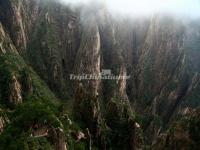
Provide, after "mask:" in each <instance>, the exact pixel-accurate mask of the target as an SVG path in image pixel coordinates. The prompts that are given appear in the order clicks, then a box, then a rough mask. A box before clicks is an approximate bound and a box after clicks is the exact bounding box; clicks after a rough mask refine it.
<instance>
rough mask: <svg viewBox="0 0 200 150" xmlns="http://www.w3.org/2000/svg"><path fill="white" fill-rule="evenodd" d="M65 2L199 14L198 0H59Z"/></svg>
mask: <svg viewBox="0 0 200 150" xmlns="http://www.w3.org/2000/svg"><path fill="white" fill-rule="evenodd" d="M60 1H61V2H63V3H66V4H72V5H81V4H86V5H87V4H90V3H91V2H100V3H102V4H105V6H106V7H107V8H108V10H110V11H111V12H115V13H121V14H128V15H133V14H145V15H148V14H151V13H154V12H169V13H174V14H177V15H187V16H193V17H199V16H200V1H199V0H60Z"/></svg>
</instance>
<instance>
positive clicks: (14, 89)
mask: <svg viewBox="0 0 200 150" xmlns="http://www.w3.org/2000/svg"><path fill="white" fill-rule="evenodd" d="M9 91H10V92H9V93H10V94H9V103H10V104H19V103H22V101H23V99H22V87H21V84H20V83H19V81H18V79H17V78H16V76H15V75H13V76H12V77H11V81H10V85H9Z"/></svg>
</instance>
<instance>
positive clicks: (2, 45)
mask: <svg viewBox="0 0 200 150" xmlns="http://www.w3.org/2000/svg"><path fill="white" fill-rule="evenodd" d="M6 52H13V53H17V49H16V48H15V46H14V45H13V43H12V41H11V40H10V37H9V35H8V34H7V33H6V32H5V30H4V28H3V26H2V24H1V22H0V54H1V53H3V54H5V53H6Z"/></svg>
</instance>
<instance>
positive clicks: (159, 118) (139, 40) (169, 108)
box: [0, 0, 200, 150]
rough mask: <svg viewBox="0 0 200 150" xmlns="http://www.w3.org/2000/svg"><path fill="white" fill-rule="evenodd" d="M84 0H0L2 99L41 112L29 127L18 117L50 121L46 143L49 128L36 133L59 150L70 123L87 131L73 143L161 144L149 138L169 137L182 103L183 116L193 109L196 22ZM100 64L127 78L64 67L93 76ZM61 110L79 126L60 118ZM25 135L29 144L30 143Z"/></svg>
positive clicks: (69, 141) (70, 140)
mask: <svg viewBox="0 0 200 150" xmlns="http://www.w3.org/2000/svg"><path fill="white" fill-rule="evenodd" d="M92 5H93V7H88V6H78V7H76V8H71V7H70V6H67V5H61V4H60V3H59V2H56V1H54V0H35V1H34V0H22V1H20V0H7V1H4V0H0V62H1V64H0V75H1V79H0V92H1V93H0V103H1V104H2V108H3V110H6V111H10V109H11V110H12V111H16V112H15V113H16V115H19V116H20V115H21V116H23V117H25V118H26V117H27V118H28V116H24V115H23V114H20V112H18V111H20V110H19V109H20V108H21V109H23V110H24V111H28V110H27V108H24V107H28V108H29V107H30V108H32V107H33V108H35V109H37V107H39V108H38V113H39V114H40V113H44V114H45V115H44V116H43V117H44V118H42V119H39V116H37V115H38V114H37V111H36V112H35V113H36V114H35V116H34V117H33V118H31V119H33V120H29V122H31V123H30V124H29V125H30V126H28V125H26V121H25V122H24V126H25V127H26V128H27V129H26V128H25V129H26V130H25V131H24V132H25V133H29V131H28V129H29V128H31V129H32V126H41V127H43V126H45V125H46V124H48V125H49V126H51V127H52V126H53V129H52V131H53V132H55V133H54V134H51V135H55V136H58V137H57V138H58V140H59V138H60V140H61V141H56V142H54V140H55V139H56V137H54V136H52V137H50V140H49V139H48V138H47V139H45V138H44V139H42V140H43V142H44V143H45V145H46V146H47V149H48V148H50V147H51V148H52V147H53V146H52V145H51V144H53V145H54V147H53V148H56V146H55V145H56V144H55V143H63V141H66V145H67V146H66V148H67V149H76V148H72V147H73V144H74V143H76V140H75V139H76V138H78V136H77V135H75V136H74V135H73V134H74V132H76V133H75V134H77V132H78V130H80V131H81V133H82V132H83V133H82V134H84V135H85V136H86V137H85V140H83V142H82V141H81V142H80V141H79V144H80V145H78V146H80V147H82V149H84V148H85V149H88V148H90V147H92V148H93V149H94V148H99V149H109V148H114V149H132V150H134V149H140V148H142V149H145V148H147V145H148V146H151V145H152V144H153V145H159V146H160V147H159V148H160V149H164V148H163V147H162V146H163V145H162V143H158V142H159V141H161V140H160V138H161V136H162V134H164V133H166V134H167V136H169V137H170V136H171V134H170V133H168V132H167V130H168V129H171V128H175V127H173V126H172V125H173V122H174V121H175V120H176V121H177V117H178V116H181V117H180V118H182V117H183V118H184V117H185V111H186V110H193V111H192V112H189V115H188V116H189V117H188V118H189V119H190V115H191V116H192V117H191V118H194V117H193V114H195V115H198V113H194V112H196V111H195V109H196V108H198V106H199V105H200V100H199V97H200V93H199V86H200V82H199V65H198V64H199V63H200V61H199V56H200V51H199V49H200V46H199V47H198V44H199V43H198V39H199V37H200V36H199V25H200V22H199V21H195V22H192V21H191V22H189V23H185V22H183V20H181V19H178V18H174V17H173V16H170V15H167V14H166V15H163V14H156V15H154V16H153V17H151V18H126V17H122V18H119V19H116V18H115V16H112V15H111V14H109V12H108V11H107V10H106V9H105V8H104V6H101V5H98V4H95V3H92ZM11 16H12V17H11ZM194 45H195V47H192V46H194ZM104 69H110V70H111V72H112V74H113V75H130V79H128V80H117V81H116V80H81V81H77V80H75V81H74V80H70V74H80V75H81V74H94V75H98V74H100V73H101V71H102V70H104ZM33 70H34V71H33ZM5 73H7V74H5ZM37 74H38V75H37ZM54 94H55V95H54ZM32 101H33V104H29V103H30V102H32ZM35 101H39V102H38V103H36V104H35ZM40 101H41V102H42V104H40ZM49 103H50V104H49ZM51 103H52V104H51ZM18 105H19V106H18ZM32 105H33V106H32ZM43 105H44V106H43ZM45 105H48V107H50V108H49V109H50V112H46V111H45V110H44V109H43V107H45ZM51 105H56V108H54V107H51ZM57 105H59V108H58V107H57ZM66 105H67V106H66ZM18 107H19V108H18ZM68 108H70V109H69V110H68ZM13 109H14V110H13ZM57 109H58V110H57ZM60 109H61V110H62V111H61V110H60ZM6 111H5V112H6ZM39 111H41V112H39ZM48 111H49V110H48ZM57 111H59V113H58V112H57ZM66 112H67V114H72V115H71V116H70V117H68V115H66V114H65V113H66ZM50 114H52V115H53V117H51V116H50ZM7 115H8V114H7ZM8 116H9V115H8ZM37 117H38V118H37ZM46 117H47V118H48V119H46ZM2 118H7V117H4V116H3V115H2V117H1V113H0V122H1V123H0V130H2V127H4V122H6V121H2ZM16 118H17V119H19V120H17V119H16V120H17V121H18V122H19V121H20V119H21V118H18V117H16ZM70 118H71V119H73V124H74V126H76V124H77V126H79V128H80V129H75V128H76V127H74V126H73V125H69V124H70V123H69V122H70V121H69V120H70ZM197 118H198V117H197ZM9 119H10V120H11V121H10V123H8V122H9V121H7V124H8V125H7V126H8V127H9V126H12V127H17V124H16V125H15V121H16V120H15V117H10V118H9ZM36 120H37V121H38V120H39V121H38V122H39V123H36V122H37V121H36ZM66 120H67V121H66ZM180 120H181V119H180ZM17 121H16V122H17ZM44 122H45V123H44ZM66 122H67V123H66ZM54 123H55V124H54ZM195 123H196V122H195ZM195 123H193V124H192V125H194V126H195V125H196V124H195ZM36 124H37V125H36ZM177 124H178V123H177ZM27 126H28V127H27ZM176 127H177V126H176ZM5 128H6V127H5ZM37 128H39V127H37ZM54 128H55V129H54ZM33 129H34V128H33ZM60 129H61V130H60ZM86 129H89V131H88V130H86ZM180 129H181V128H180ZM22 130H23V129H22ZM63 130H64V131H63ZM60 131H62V132H64V135H65V137H63V133H60ZM86 131H87V132H86ZM6 132H11V131H9V128H8V129H7V128H6V130H5V133H3V134H2V135H3V136H4V135H5V134H6ZM12 132H13V131H12ZM56 132H57V133H56ZM12 134H15V133H12ZM90 134H91V135H90ZM192 134H193V133H192ZM3 136H2V137H3ZM60 136H62V137H60ZM3 138H4V137H3ZM3 138H0V140H1V139H3ZM23 138H25V139H26V136H24V137H23ZM63 138H64V139H63ZM16 139H17V138H16ZM83 139H84V138H83ZM161 139H162V140H165V137H164V138H161ZM172 139H173V138H172ZM5 140H6V139H5ZM170 140H171V139H170ZM170 140H169V141H170ZM186 140H187V139H186ZM27 141H28V140H27ZM52 141H53V142H52ZM77 141H78V140H77ZM91 141H92V142H91ZM19 143H20V142H19ZM27 143H29V144H27V145H26V146H25V147H28V149H31V145H32V147H34V146H33V145H37V142H35V141H34V142H33V141H32V142H27ZM30 143H32V144H30ZM33 143H34V144H33ZM39 143H41V142H39ZM49 143H50V144H49ZM115 143H118V144H116V145H115ZM197 143H198V141H197ZM81 144H82V145H81ZM170 144H171V145H170V146H171V147H173V144H175V143H170ZM183 144H184V143H183ZM5 145H6V144H5ZM5 145H3V146H5ZM38 145H40V146H41V147H45V145H41V144H38ZM58 145H59V144H58ZM8 146H9V145H8ZM182 146H184V145H181V144H180V147H176V148H182ZM188 146H189V148H191V147H190V144H188ZM58 147H62V148H58V149H65V146H63V145H61V146H60V145H59V146H58ZM192 147H195V146H194V144H193V145H192ZM7 148H8V147H7ZM152 148H154V149H156V146H155V147H154V146H153V147H152ZM159 148H158V149H159ZM24 149H25V148H24ZM36 149H39V147H38V148H36ZM80 149H81V148H80ZM171 149H174V148H171Z"/></svg>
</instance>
